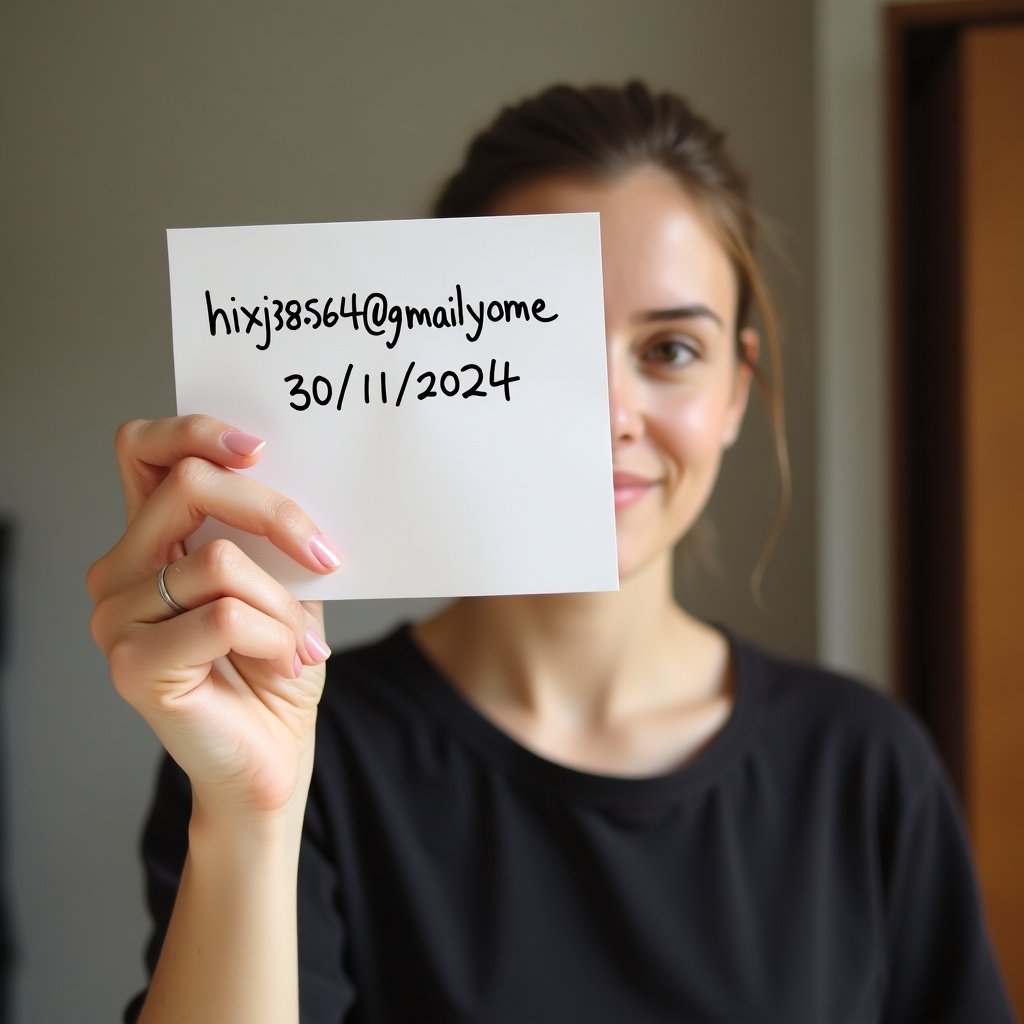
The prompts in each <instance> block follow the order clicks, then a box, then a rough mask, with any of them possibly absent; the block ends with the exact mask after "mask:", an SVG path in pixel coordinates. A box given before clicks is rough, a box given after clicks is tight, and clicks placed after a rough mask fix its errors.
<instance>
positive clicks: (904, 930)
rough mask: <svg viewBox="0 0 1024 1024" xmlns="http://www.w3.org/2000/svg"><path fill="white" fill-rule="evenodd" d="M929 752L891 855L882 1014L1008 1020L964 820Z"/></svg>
mask: <svg viewBox="0 0 1024 1024" xmlns="http://www.w3.org/2000/svg"><path fill="white" fill-rule="evenodd" d="M929 753H930V757H929V763H928V767H927V768H926V770H925V771H924V773H923V774H924V781H923V783H922V785H921V788H920V789H919V790H918V791H917V792H916V794H915V799H914V801H913V802H912V803H911V804H910V805H909V807H908V811H907V813H906V814H905V816H904V817H903V820H902V823H901V825H900V827H899V832H898V839H897V842H896V848H895V855H894V857H893V860H892V869H891V872H890V878H889V882H890V886H891V891H890V898H889V900H888V921H887V935H888V941H889V956H888V965H887V974H888V979H887V990H886V1001H885V1016H884V1019H885V1021H887V1022H891V1024H915V1022H921V1024H954V1022H955V1024H978V1022H981V1021H984V1022H986V1024H1003V1022H1007V1024H1012V1022H1013V1021H1014V1019H1015V1018H1014V1015H1013V1012H1012V1010H1011V1009H1010V1004H1009V999H1008V997H1007V994H1006V989H1005V987H1004V985H1003V982H1002V979H1001V977H1000V973H999V968H998V966H997V962H996V958H995V953H994V950H993V946H992V942H991V939H990V936H989V934H988V929H987V925H986V921H985V914H984V908H983V905H982V902H981V896H980V892H979V888H978V883H977V878H976V875H975V869H974V863H973V860H972V856H971V851H970V845H969V839H968V834H967V829H966V825H965V823H964V820H963V816H962V814H961V811H960V807H959V804H958V802H957V799H956V797H955V795H954V793H953V790H952V786H951V784H950V782H949V779H948V777H947V775H946V773H945V771H944V770H943V768H942V765H941V763H940V762H939V760H938V757H937V755H935V754H933V753H931V750H930V745H929Z"/></svg>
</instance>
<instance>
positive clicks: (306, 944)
mask: <svg viewBox="0 0 1024 1024" xmlns="http://www.w3.org/2000/svg"><path fill="white" fill-rule="evenodd" d="M191 814H192V789H191V785H190V784H189V781H188V777H187V776H186V775H185V773H184V772H183V771H182V770H181V769H180V768H179V767H178V766H177V765H176V764H175V763H174V761H173V760H172V759H171V758H170V757H168V756H166V755H165V757H164V759H163V761H162V762H161V765H160V770H159V775H158V778H157V785H156V792H155V795H154V798H153V803H152V807H151V808H150V812H149V817H148V818H147V821H146V826H145V829H144V831H143V836H142V861H143V868H144V871H145V879H146V903H147V906H148V909H149V914H150V918H151V920H152V930H151V932H150V937H149V940H148V942H147V944H146V955H145V959H146V967H147V970H148V973H149V975H150V976H152V974H153V971H154V969H155V967H156V962H157V960H158V958H159V956H160V950H161V948H162V946H163V941H164V936H165V935H166V934H167V926H168V924H169V922H170V919H171V911H172V910H173V909H174V899H175V896H176V894H177V891H178V884H179V882H180V880H181V872H182V868H183V866H184V863H185V855H186V853H187V852H188V823H189V818H190V817H191ZM335 890H336V885H335V871H334V868H333V866H332V860H331V857H330V851H329V848H328V844H327V841H326V838H325V833H324V829H323V822H322V819H321V815H320V812H319V807H318V805H317V802H316V801H315V799H314V798H313V795H312V794H311V797H310V800H309V803H308V804H307V809H306V820H305V824H304V828H303V836H302V847H301V851H300V854H299V881H298V922H299V1005H300V1020H301V1024H341V1022H343V1021H344V1019H345V1017H346V1015H347V1013H348V1011H349V1009H350V1008H351V1006H352V1003H353V1002H354V1000H355V989H354V987H353V985H352V983H351V982H350V980H349V979H348V977H347V976H346V974H345V971H344V968H343V957H344V938H345V936H344V927H343V923H342V919H341V914H340V912H339V909H338V902H337V898H336V891H335ZM145 998H146V990H143V991H141V992H139V993H138V994H137V995H136V996H135V997H134V998H133V999H132V1000H131V1002H130V1003H129V1004H128V1006H127V1007H126V1008H125V1013H124V1021H125V1024H135V1021H136V1020H137V1019H138V1016H139V1014H140V1013H141V1011H142V1004H143V1002H144V1001H145Z"/></svg>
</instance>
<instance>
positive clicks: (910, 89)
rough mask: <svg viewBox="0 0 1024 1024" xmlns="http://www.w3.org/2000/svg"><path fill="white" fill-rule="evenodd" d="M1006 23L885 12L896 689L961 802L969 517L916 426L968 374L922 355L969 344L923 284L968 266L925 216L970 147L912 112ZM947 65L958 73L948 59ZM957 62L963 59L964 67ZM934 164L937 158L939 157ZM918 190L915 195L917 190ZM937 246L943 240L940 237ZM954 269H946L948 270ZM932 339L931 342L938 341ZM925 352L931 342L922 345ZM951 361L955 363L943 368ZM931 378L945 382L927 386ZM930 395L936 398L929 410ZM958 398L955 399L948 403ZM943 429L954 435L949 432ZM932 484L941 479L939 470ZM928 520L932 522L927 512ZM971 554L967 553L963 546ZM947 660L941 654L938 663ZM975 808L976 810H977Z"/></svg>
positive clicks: (1001, 8) (942, 300)
mask: <svg viewBox="0 0 1024 1024" xmlns="http://www.w3.org/2000/svg"><path fill="white" fill-rule="evenodd" d="M1000 22H1024V0H959V2H930V3H915V4H907V3H890V4H889V5H887V6H886V8H885V9H884V31H885V103H886V154H887V168H886V171H887V173H886V179H887V180H886V205H887V213H886V222H887V227H886V234H887V237H886V248H887V260H886V271H887V282H888V301H887V305H888V337H889V353H890V356H889V358H890V367H889V368H890V380H891V391H890V399H889V401H890V410H891V414H892V416H891V422H892V435H891V442H892V459H891V464H890V465H891V479H890V487H891V495H892V504H891V511H890V515H891V530H892V551H893V558H892V563H891V568H890V572H891V576H890V583H891V588H892V590H891V592H892V596H893V603H892V607H893V615H894V644H893V658H894V665H893V673H892V676H893V679H894V681H895V687H896V693H897V694H898V696H899V697H900V698H901V699H902V700H904V701H905V702H906V703H907V704H908V705H910V706H911V707H912V708H914V710H915V711H916V712H917V713H918V714H919V715H920V716H921V717H922V718H923V719H924V721H925V722H926V723H927V724H928V726H929V728H930V730H931V731H932V734H933V736H934V738H935V740H936V744H937V746H938V748H939V751H940V753H941V754H942V757H943V759H944V761H945V763H946V766H947V769H948V771H949V773H950V776H951V778H952V780H953V783H954V785H955V786H956V788H957V790H958V791H959V795H960V797H961V799H963V798H964V796H965V792H964V788H965V751H964V737H963V733H962V728H961V725H962V721H963V709H964V690H963V686H964V681H963V671H962V666H963V634H962V632H961V631H960V625H959V624H960V622H961V621H962V617H963V616H962V612H963V607H962V602H961V593H962V584H963V579H964V572H963V568H964V567H963V561H962V553H961V552H960V550H958V547H957V544H956V543H955V540H956V539H957V537H958V536H959V537H962V525H963V524H962V509H961V508H959V507H958V503H957V502H956V500H955V497H954V496H953V495H951V494H946V495H943V494H942V493H937V492H939V491H941V487H938V488H937V487H936V485H935V483H934V480H930V478H929V466H928V462H929V459H931V460H934V459H935V458H937V457H938V456H937V455H936V454H934V453H932V454H931V455H929V453H928V452H927V451H925V450H924V449H923V446H924V438H923V433H915V431H914V430H913V429H912V424H913V425H916V424H917V423H919V422H920V421H921V420H922V419H927V418H928V415H929V413H931V414H932V421H933V424H934V423H936V422H937V420H936V416H935V414H936V402H937V398H936V397H935V396H936V395H937V393H938V389H939V384H941V381H942V380H943V379H953V376H954V375H955V374H956V373H957V366H956V360H957V358H958V351H957V348H958V346H957V345H956V344H955V337H951V335H950V334H948V333H947V335H946V337H947V340H950V344H949V345H948V346H946V348H945V349H942V346H941V345H939V346H936V350H940V351H944V352H945V355H944V356H941V355H940V357H939V362H938V363H937V364H935V365H929V366H927V367H925V365H924V364H925V363H926V362H927V360H925V359H924V358H918V359H916V360H915V355H917V356H919V357H921V356H922V355H923V354H922V353H920V352H918V353H915V344H914V341H915V332H920V331H922V330H925V331H927V330H928V329H929V326H930V330H932V331H937V332H939V334H940V335H941V334H942V332H952V334H953V335H955V336H957V337H958V336H959V327H960V323H959V320H960V308H959V297H958V295H957V291H956V289H953V288H952V287H951V288H950V289H949V290H948V291H946V292H943V291H942V290H941V289H939V290H937V296H936V298H935V299H929V302H928V303H926V304H925V305H929V306H931V307H932V312H931V316H932V322H931V324H930V325H929V324H928V319H927V317H928V312H927V310H925V311H924V314H923V315H922V306H921V303H920V302H919V296H918V291H919V289H920V287H921V283H922V281H924V280H925V279H926V277H927V280H929V281H930V282H934V280H935V279H936V278H937V279H938V280H941V281H945V280H947V279H951V278H952V277H953V276H954V275H955V273H956V271H957V270H958V267H957V266H954V265H953V264H954V263H955V262H956V261H957V260H958V258H959V250H958V245H957V237H956V234H957V232H958V231H959V226H958V225H957V224H955V223H952V220H953V219H949V222H946V221H945V220H944V219H943V218H940V217H928V216H926V214H927V211H928V209H929V206H931V207H932V208H938V207H939V206H941V205H942V204H944V203H957V202H958V200H959V174H960V168H959V141H960V140H959V138H958V131H959V127H958V126H957V125H947V124H943V125H942V126H941V127H940V128H936V127H935V126H934V125H932V126H929V125H928V124H927V123H925V124H924V125H923V127H922V124H920V123H915V118H917V119H918V120H919V121H920V120H921V119H922V118H923V120H924V122H927V120H928V114H929V111H928V110H927V107H926V106H925V107H924V108H923V109H922V108H919V109H917V110H916V111H914V112H913V113H911V112H910V108H911V107H912V106H913V104H914V102H915V100H914V96H915V91H916V90H917V88H918V85H919V84H920V81H919V78H918V79H915V76H921V75H922V74H924V75H925V76H927V74H929V73H930V72H929V65H930V64H931V65H932V66H933V67H934V68H937V69H940V70H938V71H936V75H937V76H941V75H946V74H955V70H954V71H952V72H947V70H945V69H942V64H943V60H944V55H943V49H944V48H946V49H947V50H949V49H952V48H955V46H956V39H957V37H958V35H959V33H960V32H961V31H962V30H963V29H965V28H968V27H974V26H978V25H991V24H998V23H1000ZM946 63H950V62H949V61H947V62H946ZM953 63H954V64H955V61H954V62H953ZM955 85H956V83H955V82H954V81H952V80H950V81H948V82H946V81H943V80H942V79H941V77H936V78H935V79H933V80H932V81H930V82H928V83H927V88H928V89H929V90H932V91H936V92H941V91H942V90H944V89H952V88H954V87H955ZM922 131H923V132H924V133H925V134H926V135H928V138H929V140H930V144H932V145H937V146H938V147H939V150H940V152H941V155H942V158H943V160H944V161H945V160H947V159H948V161H949V168H948V176H947V177H946V178H945V179H943V177H942V175H936V176H934V179H935V180H933V181H931V182H930V183H927V184H926V185H925V187H923V188H922V187H920V180H919V179H915V178H914V172H915V170H916V169H915V168H914V166H913V164H914V160H915V157H918V156H919V155H920V154H919V151H918V147H917V146H916V145H914V144H911V145H908V141H910V140H916V139H918V138H919V136H918V133H920V132H922ZM929 155H931V152H930V151H929ZM910 180H914V184H915V188H914V189H913V190H910V189H908V187H907V184H908V181H910ZM928 232H932V233H940V234H942V235H943V237H942V238H941V241H942V244H941V245H939V246H936V247H935V255H934V257H928V256H927V253H928V252H929V251H930V250H931V247H930V246H927V245H925V246H921V244H920V243H921V236H922V233H924V235H925V236H927V233H928ZM933 240H934V239H933ZM915 246H916V247H918V248H923V249H924V250H925V252H926V258H931V259H932V264H931V265H930V266H929V267H928V268H927V271H928V273H927V275H925V274H924V273H922V272H921V269H920V267H919V265H918V263H916V262H912V260H914V258H915V257H916V255H917V248H915ZM943 261H945V262H943ZM929 340H931V339H929ZM918 347H923V341H921V339H920V338H919V339H918ZM943 359H944V360H946V361H945V362H943ZM922 373H924V374H926V375H927V374H932V375H934V377H933V379H932V383H931V386H929V383H928V380H927V379H926V380H925V381H924V383H919V381H920V378H921V375H922ZM929 393H930V395H931V398H930V404H929ZM948 397H949V396H947V398H948ZM961 413H962V410H961V409H960V408H959V407H958V405H957V403H956V401H955V400H952V401H949V404H948V407H947V406H945V405H944V406H943V408H942V417H941V418H942V421H943V422H937V426H938V429H939V431H940V443H939V444H938V445H937V448H938V450H939V451H940V452H941V457H942V458H943V459H944V460H945V463H946V466H945V468H946V469H947V470H949V471H951V472H955V473H956V474H957V475H958V476H961V475H962V474H961V472H960V471H961V469H962V465H963V453H962V449H961V447H960V443H959V433H960V431H959V426H960V424H961V423H962V417H961ZM943 431H944V433H943ZM931 475H932V477H934V476H935V472H934V468H933V472H932V474H931ZM922 513H925V514H922ZM945 543H948V544H949V551H950V557H949V561H948V563H946V564H945V565H943V566H942V568H941V579H934V578H930V577H929V573H934V572H937V571H938V570H937V569H936V567H935V565H934V564H931V563H929V561H928V559H927V558H925V554H926V551H927V550H930V549H931V548H930V547H929V545H931V546H932V547H934V546H935V545H937V544H945ZM961 547H962V545H961ZM936 652H937V653H936ZM968 810H969V809H968Z"/></svg>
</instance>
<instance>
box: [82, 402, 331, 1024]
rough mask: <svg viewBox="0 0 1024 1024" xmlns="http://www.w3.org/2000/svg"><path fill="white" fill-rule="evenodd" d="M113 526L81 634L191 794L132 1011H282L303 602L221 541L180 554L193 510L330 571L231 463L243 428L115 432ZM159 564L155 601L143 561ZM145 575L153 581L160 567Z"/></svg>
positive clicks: (295, 524) (318, 543) (292, 518)
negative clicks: (156, 947)
mask: <svg viewBox="0 0 1024 1024" xmlns="http://www.w3.org/2000/svg"><path fill="white" fill-rule="evenodd" d="M117 450H118V461H119V468H120V470H121V478H122V483H123V487H124V492H125V504H126V508H127V512H128V525H127V528H126V530H125V532H124V534H123V535H122V537H121V538H120V539H119V540H118V542H117V544H115V545H114V547H113V548H112V549H111V551H110V552H108V553H107V555H105V556H104V557H103V558H101V559H100V560H99V561H98V562H97V563H96V564H95V565H94V566H93V567H92V568H91V569H90V571H89V576H88V581H87V582H88V587H89V592H90V594H91V596H92V597H93V599H94V601H95V604H96V607H95V610H94V612H93V616H92V620H91V627H92V632H93V636H94V638H95V639H96V642H97V644H98V645H99V646H100V648H101V649H102V650H103V651H104V653H105V654H106V655H107V656H108V658H109V660H110V670H111V677H112V679H113V682H114V686H115V688H116V689H117V691H118V692H119V693H120V695H121V696H122V697H123V698H124V699H125V700H126V701H128V702H129V703H130V704H132V706H133V707H135V709H136V710H137V711H138V712H139V713H140V714H141V715H142V716H143V718H145V719H146V721H147V722H148V724H149V725H150V726H151V728H152V729H153V731H154V732H155V733H156V734H157V736H158V738H159V739H160V741H161V742H162V743H163V745H164V746H165V748H166V749H167V751H168V752H169V753H170V755H171V756H172V757H173V759H174V760H175V761H176V762H177V763H178V764H179V765H180V766H181V768H182V770H183V771H184V772H185V773H186V774H187V776H188V778H189V781H190V784H191V789H192V813H191V820H190V823H189V849H188V853H187V857H186V860H185V864H184V869H183V874H182V878H181V883H180V886H179V891H178V894H177V898H176V901H175V906H174V910H173V913H172V915H171V919H170V922H169V925H168V929H167V934H166V936H165V939H164V943H163V948H162V951H161V954H160V959H159V962H158V964H157V967H156V970H155V973H154V977H153V982H152V985H151V987H150V991H149V994H148V996H147V998H146V1002H145V1006H144V1008H143V1011H142V1016H141V1017H140V1020H142V1021H143V1022H144V1024H158V1022H162V1021H168V1022H169V1021H174V1022H176V1024H180V1022H183V1021H188V1022H190V1024H191V1022H197V1024H202V1022H204V1021H218V1022H228V1021H235V1020H237V1021H245V1022H246V1024H250V1022H252V1024H259V1022H261V1021H267V1022H271V1021H272V1022H274V1024H286V1022H289V1021H297V1020H298V984H297V953H296V943H297V937H296V870H297V860H298V850H299V840H300V835H301V830H302V819H303V812H304V808H305V803H306V797H307V793H308V789H309V779H310V773H311V769H312V763H313V744H314V728H315V722H316V708H317V703H318V701H319V698H320V694H321V692H322V690H323V682H324V670H323V662H324V660H325V659H326V657H327V655H328V653H329V651H328V649H327V646H326V644H325V643H324V642H323V639H322V636H321V634H322V630H323V619H322V608H321V606H320V605H319V604H307V605H302V604H300V603H299V602H298V601H297V600H296V599H295V598H294V597H292V596H291V595H290V594H289V593H288V592H287V591H286V590H285V589H284V588H283V587H282V586H281V585H280V584H278V583H277V582H276V581H275V580H273V579H272V578H271V577H269V576H268V575H267V574H266V573H265V572H264V571H263V570H262V569H260V568H259V567H258V566H257V565H255V564H254V563H253V562H252V561H251V560H250V559H249V558H248V557H247V556H245V555H244V554H243V553H242V552H241V551H240V550H239V549H238V548H237V547H236V546H235V545H232V544H230V543H228V542H225V541H214V542H212V543H211V544H208V545H206V546H204V547H201V548H199V549H197V550H195V551H191V552H188V553H186V552H185V548H184V541H185V539H186V538H187V537H189V536H190V535H191V534H192V533H193V532H194V531H195V529H196V528H197V527H198V526H199V525H200V523H201V522H202V521H203V520H204V519H205V518H206V517H207V516H214V517H216V518H217V519H219V520H221V521H222V522H225V523H228V524H229V525H232V526H235V527H238V528H240V529H243V530H246V531H248V532H251V533H254V534H259V535H263V536H266V537H268V538H269V539H270V540H271V541H272V542H273V543H274V544H275V545H276V546H277V547H279V548H280V549H281V550H283V551H285V552H286V553H287V554H289V555H290V556H291V557H292V558H294V559H295V560H296V561H297V562H299V563H300V564H302V565H304V566H306V567H307V568H310V569H313V570H314V571H319V572H329V571H331V570H332V569H333V568H335V567H336V566H337V564H338V562H337V560H336V559H335V558H333V557H326V556H325V551H326V552H327V555H329V554H330V551H329V549H328V548H325V542H324V538H322V536H321V535H320V534H319V532H318V530H317V529H316V527H315V525H314V524H313V523H312V522H311V521H310V520H309V518H308V517H307V516H306V515H305V513H304V512H303V511H302V510H301V509H300V508H299V507H298V506H297V505H295V504H294V502H291V501H288V500H287V499H284V498H282V497H281V496H280V495H276V494H274V493H273V492H272V491H270V490H268V489H267V488H265V487H262V486H261V485H259V484H256V483H255V482H253V481H251V480H247V479H246V478H245V476H244V475H243V474H241V473H239V472H237V471H238V470H244V469H246V468H248V467H249V466H251V465H253V464H255V462H256V460H257V459H258V457H259V447H258V446H257V445H256V444H255V439H253V438H247V437H246V435H241V434H239V433H238V432H237V431H233V430H232V429H231V428H230V427H229V426H228V425H227V424H224V423H220V422H218V421H216V420H212V419H210V418H209V417H196V416H193V417H186V418H183V419H174V420H163V421H152V422H146V421H137V422H135V423H131V424H127V425H126V426H125V427H123V428H122V429H121V430H120V431H119V433H118V444H117ZM168 564H169V565H170V566H171V570H170V571H168V572H167V574H166V580H164V582H165V583H166V586H167V590H168V591H169V593H170V595H171V598H172V601H173V604H174V607H172V605H171V604H170V603H168V601H167V600H166V599H165V598H164V597H163V596H162V595H161V592H160V589H159V585H158V574H159V571H160V567H161V566H164V565H168ZM160 578H161V579H162V577H160Z"/></svg>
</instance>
